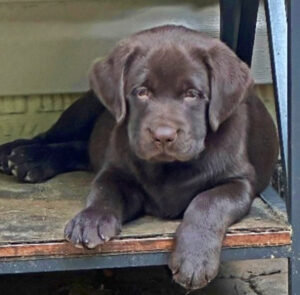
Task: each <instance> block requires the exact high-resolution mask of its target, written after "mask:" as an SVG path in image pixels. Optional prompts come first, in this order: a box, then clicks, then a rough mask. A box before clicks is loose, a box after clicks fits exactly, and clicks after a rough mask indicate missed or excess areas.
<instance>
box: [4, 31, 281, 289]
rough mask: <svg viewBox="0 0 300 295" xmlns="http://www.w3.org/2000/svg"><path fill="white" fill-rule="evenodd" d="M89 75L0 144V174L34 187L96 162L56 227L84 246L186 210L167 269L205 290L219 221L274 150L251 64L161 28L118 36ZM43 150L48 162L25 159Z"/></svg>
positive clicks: (223, 222)
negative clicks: (55, 115) (25, 132)
mask: <svg viewBox="0 0 300 295" xmlns="http://www.w3.org/2000/svg"><path fill="white" fill-rule="evenodd" d="M90 81H91V87H92V89H93V90H92V91H89V92H88V93H87V94H86V95H85V96H84V97H83V98H81V99H80V100H79V101H78V102H76V103H75V104H74V105H73V106H71V107H70V109H69V110H67V111H66V112H65V113H64V114H63V115H62V117H61V118H60V120H59V121H58V122H57V123H56V124H55V125H54V126H53V127H52V128H51V129H50V130H49V131H48V132H46V133H45V134H43V135H40V136H38V137H36V138H34V139H33V140H31V141H21V142H20V141H17V142H13V143H10V144H6V145H4V146H2V147H0V162H1V166H2V169H3V170H6V171H8V172H13V173H14V174H16V175H17V176H18V177H19V178H20V179H23V180H26V181H31V182H34V181H41V180H43V179H46V178H49V177H52V176H54V175H56V174H58V173H62V172H65V171H70V170H76V169H87V168H88V167H89V166H92V167H93V169H94V170H95V171H96V172H97V176H96V178H95V180H94V181H93V184H92V189H91V192H90V194H89V196H88V202H87V207H86V208H85V209H84V210H82V211H81V212H80V213H79V214H78V215H76V216H75V217H74V218H73V219H72V220H71V221H70V222H69V224H68V225H67V227H66V229H65V235H66V238H67V239H68V240H70V241H71V242H73V243H74V244H77V245H78V246H80V245H83V246H85V247H87V248H93V247H95V246H97V245H99V244H101V243H103V242H104V241H106V240H108V239H110V238H111V237H113V236H114V235H116V234H117V233H118V232H119V230H120V226H121V224H122V223H124V222H127V221H129V220H132V219H134V218H136V217H138V216H140V215H142V214H145V213H147V214H151V215H156V216H160V217H164V218H177V217H182V216H183V221H182V223H181V225H180V226H179V228H178V230H177V239H176V240H177V244H176V248H175V250H174V252H173V253H172V255H171V258H170V263H169V266H170V268H171V270H172V272H173V274H174V279H175V280H176V281H177V282H178V283H180V284H182V285H184V286H185V287H188V288H200V287H203V286H204V285H206V284H207V283H208V282H209V281H210V280H211V279H213V278H214V277H215V275H216V273H217V270H218V265H219V256H220V251H221V246H222V240H223V237H224V234H225V232H226V229H227V227H228V226H229V225H230V224H232V223H233V222H235V221H237V220H238V219H240V218H241V217H243V216H244V215H245V214H246V213H247V212H248V210H249V208H250V205H251V203H252V200H253V198H254V197H255V195H256V194H257V193H259V192H261V191H262V190H263V189H264V188H265V187H266V186H267V184H268V182H269V180H270V177H271V174H272V171H273V168H274V165H275V161H276V158H277V154H278V144H277V135H276V130H275V127H274V124H273V122H272V119H271V117H270V115H269V114H268V112H267V111H266V109H265V107H264V105H263V104H262V103H261V101H260V100H259V99H258V98H257V96H256V95H255V93H254V90H253V81H252V79H251V76H250V73H249V69H248V68H247V66H246V65H245V64H244V63H242V62H241V61H239V60H238V58H237V57H236V56H235V55H234V54H233V53H232V52H231V51H230V50H229V49H228V48H227V47H226V46H225V45H223V44H222V43H221V42H219V41H217V40H213V39H211V38H208V37H205V36H203V35H201V34H199V33H198V32H195V31H192V30H189V29H186V28H183V27H176V26H165V27H160V28H155V29H152V30H147V31H144V32H141V33H138V34H136V35H133V36H132V37H130V38H129V39H127V40H124V41H123V42H121V43H120V44H119V46H117V47H116V49H115V50H114V51H113V52H112V54H111V55H110V56H109V57H108V58H107V59H106V60H104V61H101V62H98V63H96V64H95V65H94V66H93V68H92V71H91V75H90ZM98 98H99V99H100V100H101V102H102V104H101V103H100V102H99V100H98ZM103 105H104V106H105V108H104V107H103ZM74 124H76V128H73V125H74ZM41 149H42V150H43V151H44V153H42V154H43V155H45V154H46V157H44V158H43V157H41V158H38V159H37V160H36V158H34V157H32V156H31V155H32V154H33V153H34V152H35V151H40V150H41ZM12 150H14V153H13V155H10V156H9V154H10V153H11V151H12ZM21 153H22V154H23V155H24V154H25V155H27V159H28V161H27V162H26V163H24V162H21V160H19V158H18V154H21ZM87 156H88V157H89V161H88V157H87ZM23 158H24V157H22V159H23ZM8 159H9V160H10V162H9V165H8ZM49 159H50V160H49ZM18 161H19V162H20V164H18ZM38 161H39V162H38ZM37 162H38V163H37ZM37 164H39V165H40V166H38V165H37ZM36 167H38V168H39V170H38V172H39V173H37V171H36ZM34 169H35V170H34ZM33 172H35V173H33Z"/></svg>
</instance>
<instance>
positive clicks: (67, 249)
mask: <svg viewBox="0 0 300 295" xmlns="http://www.w3.org/2000/svg"><path fill="white" fill-rule="evenodd" d="M290 243H291V234H290V232H287V231H283V232H264V233H242V234H241V233H239V234H227V236H226V238H225V239H224V243H223V247H250V246H251V247H262V246H278V245H288V244H290ZM174 244H175V240H174V238H173V237H156V238H140V239H114V240H112V241H109V242H107V243H105V244H103V245H101V246H99V247H98V248H97V249H94V250H87V249H81V248H76V247H74V246H73V245H71V244H70V243H68V242H65V241H60V242H53V243H32V244H16V245H14V244H13V245H3V246H0V258H2V259H3V258H17V257H23V258H24V257H32V256H55V255H57V256H73V255H76V256H77V255H92V254H93V255H94V254H117V253H118V254H120V253H133V252H134V253H140V252H161V251H164V252H166V251H167V252H169V251H171V250H172V249H173V247H174Z"/></svg>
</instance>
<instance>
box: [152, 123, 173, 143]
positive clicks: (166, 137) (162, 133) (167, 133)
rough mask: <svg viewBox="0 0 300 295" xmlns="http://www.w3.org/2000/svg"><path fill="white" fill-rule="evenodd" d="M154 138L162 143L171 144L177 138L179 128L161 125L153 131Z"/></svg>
mask: <svg viewBox="0 0 300 295" xmlns="http://www.w3.org/2000/svg"><path fill="white" fill-rule="evenodd" d="M152 136H153V140H154V141H155V142H157V143H161V144H170V143H173V142H175V140H176V138H177V130H176V129H175V128H173V127H169V126H159V127H158V128H156V129H155V130H153V131H152Z"/></svg>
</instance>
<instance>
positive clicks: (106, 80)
mask: <svg viewBox="0 0 300 295" xmlns="http://www.w3.org/2000/svg"><path fill="white" fill-rule="evenodd" d="M137 51H138V50H137V48H134V47H133V46H131V45H130V44H129V43H123V44H120V45H118V46H117V47H116V48H115V49H114V51H113V52H112V53H111V55H110V56H109V57H108V58H106V59H105V60H101V61H95V62H94V64H93V65H92V67H91V70H90V74H89V81H90V87H91V89H93V91H94V92H95V94H96V95H97V97H98V98H99V99H100V101H101V102H102V103H103V104H104V106H105V107H106V108H107V109H108V110H109V111H110V112H111V113H112V114H113V116H114V117H115V119H116V121H117V123H121V122H122V121H123V120H124V119H125V116H126V101H125V93H124V91H125V89H124V87H125V82H126V74H127V72H128V69H129V66H130V64H131V63H132V61H133V59H134V57H135V56H136V54H137Z"/></svg>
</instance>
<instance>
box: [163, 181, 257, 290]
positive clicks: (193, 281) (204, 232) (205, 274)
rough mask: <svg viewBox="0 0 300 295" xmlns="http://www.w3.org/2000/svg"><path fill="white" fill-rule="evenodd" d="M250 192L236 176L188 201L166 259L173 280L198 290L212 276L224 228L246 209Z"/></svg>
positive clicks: (247, 186)
mask: <svg viewBox="0 0 300 295" xmlns="http://www.w3.org/2000/svg"><path fill="white" fill-rule="evenodd" d="M253 195H254V193H253V189H252V186H251V184H250V183H249V181H248V180H245V179H238V180H231V181H230V182H228V183H227V184H223V185H221V186H218V187H215V188H213V189H211V190H208V191H205V192H203V193H200V194H199V195H198V196H197V197H196V198H195V199H194V200H193V201H192V202H191V204H190V205H189V207H188V208H187V210H186V212H185V214H184V218H183V221H182V223H181V224H180V226H179V227H178V229H177V232H176V247H175V250H174V252H173V253H172V254H171V257H170V260H169V267H170V269H171V271H172V273H173V278H174V280H175V281H176V282H178V283H179V284H180V285H182V286H184V287H185V288H188V289H198V288H202V287H204V286H205V285H206V284H207V283H209V282H210V281H211V280H212V279H213V278H215V276H216V275H217V272H218V269H219V261H220V253H221V248H222V241H223V238H224V235H225V233H226V230H227V228H228V226H229V225H231V224H232V223H233V222H235V221H237V220H238V219H240V218H241V217H243V216H244V215H245V214H246V213H247V212H248V210H249V208H250V205H251V203H252V200H253Z"/></svg>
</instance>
